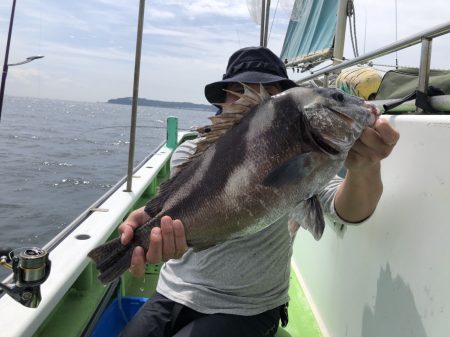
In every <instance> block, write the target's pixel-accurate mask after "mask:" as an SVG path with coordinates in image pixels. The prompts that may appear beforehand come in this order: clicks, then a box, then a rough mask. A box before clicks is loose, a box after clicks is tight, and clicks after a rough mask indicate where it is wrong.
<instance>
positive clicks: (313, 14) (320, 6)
mask: <svg viewBox="0 0 450 337" xmlns="http://www.w3.org/2000/svg"><path fill="white" fill-rule="evenodd" d="M338 4H339V1H338V0H295V3H294V6H293V8H292V14H291V18H290V21H289V26H288V29H287V32H286V36H285V39H284V43H283V49H282V51H281V59H282V60H285V61H286V63H287V65H288V66H292V65H296V64H299V63H304V62H308V61H313V60H317V59H318V58H319V59H320V58H329V57H330V56H331V55H332V51H333V43H334V35H335V32H336V21H337V11H338Z"/></svg>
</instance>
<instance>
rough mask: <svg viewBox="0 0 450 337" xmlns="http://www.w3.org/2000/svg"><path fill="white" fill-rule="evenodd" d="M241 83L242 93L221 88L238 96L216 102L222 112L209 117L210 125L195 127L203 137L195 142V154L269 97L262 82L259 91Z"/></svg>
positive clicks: (203, 149) (202, 150)
mask: <svg viewBox="0 0 450 337" xmlns="http://www.w3.org/2000/svg"><path fill="white" fill-rule="evenodd" d="M241 84H242V86H243V87H244V92H243V93H239V92H235V91H231V90H227V89H223V90H224V91H226V92H228V93H230V94H231V95H233V96H236V97H238V100H236V101H235V102H231V103H217V104H216V105H218V106H220V107H221V108H222V113H221V114H220V115H216V116H211V117H209V120H210V121H211V122H212V124H211V125H207V126H203V127H201V128H198V129H197V132H198V133H199V135H200V137H203V138H202V140H200V141H199V142H198V144H197V151H196V152H195V155H199V154H201V153H202V152H204V151H205V150H206V149H207V148H208V147H209V146H210V145H211V144H213V143H215V142H216V141H217V140H218V139H219V138H221V137H222V136H223V135H224V134H225V133H226V132H227V131H228V130H229V129H231V128H232V127H233V126H234V125H236V124H239V122H240V120H241V119H242V118H243V117H244V116H245V115H247V113H248V112H249V111H250V110H251V109H252V108H253V107H255V106H257V105H258V104H261V103H262V102H264V101H265V100H267V99H270V97H271V96H270V95H269V93H268V92H267V91H266V89H265V88H264V86H263V85H262V84H260V89H259V90H260V92H258V91H256V90H254V89H253V88H251V87H250V86H248V85H246V84H244V83H241ZM195 155H194V156H195Z"/></svg>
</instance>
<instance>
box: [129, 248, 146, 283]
mask: <svg viewBox="0 0 450 337" xmlns="http://www.w3.org/2000/svg"><path fill="white" fill-rule="evenodd" d="M130 272H131V274H133V276H134V277H141V276H142V275H144V272H145V257H144V249H143V248H142V247H136V248H135V249H134V251H133V255H132V256H131V266H130Z"/></svg>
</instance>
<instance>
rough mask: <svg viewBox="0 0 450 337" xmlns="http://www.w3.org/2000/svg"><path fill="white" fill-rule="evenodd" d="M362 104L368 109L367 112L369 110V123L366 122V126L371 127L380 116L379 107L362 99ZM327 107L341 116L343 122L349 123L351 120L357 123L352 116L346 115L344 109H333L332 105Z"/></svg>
mask: <svg viewBox="0 0 450 337" xmlns="http://www.w3.org/2000/svg"><path fill="white" fill-rule="evenodd" d="M362 106H363V107H364V108H365V109H366V110H368V112H369V123H368V126H369V127H372V126H373V125H374V124H375V122H376V120H377V119H378V117H380V116H381V111H380V109H378V108H377V106H376V105H374V104H372V103H370V102H369V101H364V102H363V104H362ZM328 109H330V110H331V111H333V112H334V113H336V114H338V115H339V116H340V117H341V118H342V120H344V122H345V123H347V124H351V123H352V122H356V123H358V121H357V120H355V119H354V118H352V117H350V116H349V115H347V114H346V113H345V111H339V110H336V109H333V108H332V107H328ZM358 124H359V123H358Z"/></svg>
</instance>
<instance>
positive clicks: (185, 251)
mask: <svg viewBox="0 0 450 337" xmlns="http://www.w3.org/2000/svg"><path fill="white" fill-rule="evenodd" d="M243 83H244V84H245V85H246V86H245V87H244V86H243ZM260 83H261V84H262V85H263V87H264V90H263V89H262V88H261V87H260ZM294 87H296V84H295V83H294V82H293V81H291V80H289V79H288V76H287V73H286V68H285V66H284V64H283V62H282V61H281V60H280V59H279V58H278V57H277V56H276V55H275V54H273V53H272V52H271V51H270V50H269V49H267V48H262V47H255V48H253V47H251V48H243V49H240V50H238V51H237V52H235V53H234V54H233V55H232V56H231V57H230V60H229V63H228V66H227V72H226V74H225V75H224V79H223V80H222V81H218V82H214V83H211V84H208V85H207V86H206V87H205V95H206V98H207V99H208V101H209V102H211V103H212V104H215V105H217V106H218V107H219V113H218V116H221V114H220V111H221V110H222V109H224V110H226V109H228V108H229V107H230V105H227V104H233V103H234V102H236V101H237V100H238V99H240V98H241V95H244V96H246V95H251V94H250V93H249V92H250V91H252V90H251V89H253V91H255V92H261V91H265V92H266V93H268V94H269V95H271V96H274V95H277V94H279V93H281V92H284V91H285V90H288V89H290V88H294ZM224 89H225V90H226V91H225V90H224ZM261 95H263V94H262V93H261ZM332 96H333V97H334V98H335V99H337V100H338V101H340V100H342V99H343V98H342V97H340V96H339V94H337V96H336V93H333V94H332ZM305 111H306V108H305ZM367 114H368V118H372V120H371V122H370V124H367V125H368V126H369V127H365V128H364V130H363V131H362V130H361V132H362V133H361V136H360V137H359V139H358V140H357V141H356V142H354V144H353V143H352V147H351V149H350V151H348V155H347V157H346V159H345V167H346V169H347V173H346V176H345V178H344V179H341V178H339V177H335V178H333V179H331V181H330V182H329V183H327V184H326V186H325V188H324V189H323V190H322V191H321V192H320V193H318V199H317V200H319V201H320V205H319V206H317V205H316V204H315V202H314V201H315V200H316V199H313V197H311V198H310V199H308V200H311V205H313V206H312V208H305V207H300V208H296V209H294V211H293V216H291V217H290V218H289V219H288V217H287V215H286V216H279V217H276V218H277V219H278V220H276V221H274V223H273V224H271V225H269V226H266V227H265V228H262V229H261V230H258V231H256V232H255V233H253V232H252V233H250V234H249V235H237V236H235V237H231V239H230V240H228V241H224V242H220V243H218V244H215V245H212V244H211V245H204V247H206V248H205V249H203V248H202V247H203V246H200V247H201V249H192V248H188V243H187V241H186V236H187V234H188V233H187V232H185V229H186V230H187V228H185V226H184V225H183V219H182V218H181V219H172V218H171V217H169V216H168V215H164V216H163V217H162V218H161V220H160V226H159V227H153V228H152V229H151V234H150V237H149V239H148V240H149V242H150V245H149V249H148V251H144V249H143V248H142V247H140V246H137V247H136V248H134V251H133V255H132V258H131V267H130V271H131V272H132V273H133V275H134V276H142V275H143V273H144V268H145V263H160V262H161V261H164V262H166V263H165V264H164V265H163V267H162V269H161V274H160V279H159V282H158V287H157V293H156V294H154V295H153V296H152V297H151V298H150V299H149V300H148V302H147V303H146V304H144V305H143V307H142V308H141V310H140V311H139V312H138V313H137V314H136V316H135V317H134V318H133V319H132V321H131V322H130V323H129V324H128V326H127V327H126V328H125V330H124V331H123V332H122V336H176V337H186V336H196V337H211V336H213V337H214V336H228V337H230V336H240V337H242V336H252V337H254V336H274V335H275V333H276V329H277V327H278V324H279V321H280V319H281V320H282V321H283V322H284V321H285V320H286V317H285V316H286V315H285V310H286V306H285V303H287V302H288V288H289V274H290V258H291V255H292V242H293V239H294V236H295V232H296V230H297V229H298V228H299V227H300V226H302V227H305V228H307V227H308V226H312V225H309V224H306V225H305V224H303V223H302V220H304V218H305V217H306V218H307V219H310V218H312V219H313V220H312V221H313V222H314V221H316V220H314V219H315V217H316V216H315V214H316V213H314V212H315V211H314V209H316V210H317V208H318V209H319V210H317V212H318V214H319V215H321V209H323V211H324V213H325V214H327V215H328V216H329V217H331V218H332V219H333V220H334V221H337V222H340V223H345V224H359V223H361V222H363V221H364V220H365V219H367V218H368V217H370V215H371V214H372V213H373V212H374V210H375V208H376V206H377V203H378V201H379V199H380V197H381V194H382V190H383V185H382V181H381V174H380V162H381V160H382V159H384V158H386V157H387V156H388V155H389V154H390V153H391V151H392V149H393V148H394V146H395V144H396V143H397V141H398V139H399V134H398V132H397V131H396V130H395V129H393V128H392V127H391V126H390V125H389V123H388V122H387V121H386V120H384V119H380V118H376V117H373V116H371V113H367ZM341 120H343V121H344V122H342V123H344V124H345V123H346V122H348V121H347V120H346V118H341ZM314 121H315V120H314V119H312V120H311V121H310V123H311V124H313V123H314ZM322 122H323V121H318V122H317V123H322ZM261 123H262V124H264V123H263V122H261ZM260 127H263V126H260ZM336 127H337V126H336ZM358 136H359V135H358ZM311 137H312V138H314V139H316V138H315V136H314V134H313V135H312V136H311ZM317 142H318V143H319V145H320V146H322V147H323V149H324V151H325V152H327V151H329V152H333V149H330V148H329V147H327V145H326V144H321V143H320V142H319V141H317ZM196 146H197V144H196V142H195V141H194V142H189V141H188V142H186V143H184V144H182V145H180V146H179V148H178V149H177V150H176V152H175V153H174V155H173V158H172V169H174V170H177V168H178V167H179V166H182V165H183V163H184V162H185V161H186V160H187V159H188V158H189V157H190V156H191V155H192V154H193V153H195V151H196ZM327 149H328V150H327ZM311 158H313V157H302V158H301V161H298V160H297V161H295V162H290V163H289V165H285V166H283V168H282V170H278V171H277V172H276V174H272V175H270V177H268V178H266V180H265V182H266V183H267V184H268V185H270V184H273V186H277V187H278V186H280V185H283V184H284V183H285V180H286V179H291V178H292V184H295V182H296V181H297V180H298V176H296V173H295V172H293V170H292V167H294V168H295V169H297V165H304V166H307V165H309V164H310V161H311V160H312V159H311ZM302 167H303V166H302ZM282 174H284V175H285V176H286V177H287V178H282V177H281V178H280V176H281V175H282ZM240 175H242V176H245V172H240ZM240 175H237V176H236V177H234V178H233V179H235V180H236V179H237V180H238V179H241V176H240ZM242 179H244V178H242ZM242 181H244V180H242ZM327 181H328V180H327ZM228 185H229V184H228ZM228 185H227V186H228ZM227 188H229V186H228V187H227ZM193 207H195V206H193ZM311 209H312V212H313V215H310V216H309V217H308V216H306V215H304V214H303V213H305V212H309V211H310V210H311ZM150 210H151V207H150V208H149V206H147V208H144V207H143V208H141V209H138V210H135V211H134V212H132V213H131V214H130V216H129V217H128V218H127V219H126V220H125V221H124V222H123V223H122V224H121V225H120V226H119V232H120V233H121V243H122V244H123V245H128V244H129V243H130V242H131V241H132V239H133V236H134V231H135V230H136V229H137V228H139V227H140V226H141V225H143V224H145V223H147V222H148V221H149V220H150V219H151V217H154V216H155V214H151V213H152V212H151V211H150ZM149 212H150V214H149ZM248 212H250V213H251V212H252V210H248ZM167 214H169V213H167ZM169 215H171V214H169ZM322 218H323V217H322ZM230 221H232V220H230ZM317 221H318V222H319V227H316V228H313V229H311V228H309V227H308V228H307V229H309V230H311V232H312V233H313V235H314V237H315V238H316V239H319V238H320V236H321V235H322V232H323V222H320V219H319V220H317ZM322 221H323V220H322ZM288 222H289V230H288V225H287V223H288ZM321 226H322V227H321ZM317 228H318V229H317ZM241 234H242V233H241ZM301 234H304V233H303V232H302V233H301ZM194 246H195V245H194Z"/></svg>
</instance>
